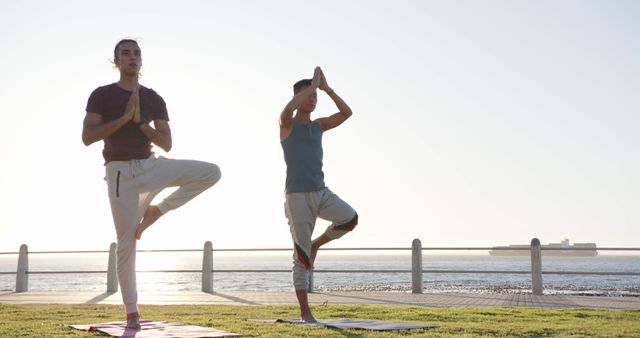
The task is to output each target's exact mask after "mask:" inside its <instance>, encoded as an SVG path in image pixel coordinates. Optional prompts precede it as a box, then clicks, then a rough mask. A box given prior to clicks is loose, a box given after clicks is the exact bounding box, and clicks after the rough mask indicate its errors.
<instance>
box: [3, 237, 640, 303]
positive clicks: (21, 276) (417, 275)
mask: <svg viewBox="0 0 640 338" xmlns="http://www.w3.org/2000/svg"><path fill="white" fill-rule="evenodd" d="M321 250H323V251H411V270H402V269H401V270H388V269H387V270H312V271H311V273H310V274H309V279H310V280H309V292H313V274H314V273H411V291H412V293H422V292H423V284H422V277H423V275H424V274H425V273H426V274H441V273H442V274H445V273H446V274H451V273H454V274H458V273H459V274H531V290H532V293H533V294H534V295H541V294H542V275H615V276H640V272H615V271H597V272H596V271H592V272H585V271H542V251H543V250H545V251H546V250H564V251H581V250H590V251H593V250H597V251H640V248H606V247H605V248H597V249H594V248H560V247H558V248H555V247H551V248H549V247H545V248H542V247H541V245H540V241H539V240H538V239H537V238H533V239H532V240H531V245H530V246H529V247H516V248H507V247H426V248H423V247H422V243H421V242H420V240H419V239H414V240H413V242H412V244H411V247H409V248H407V247H388V248H323V249H321ZM474 250H526V251H529V252H530V256H531V270H434V269H427V270H425V269H423V268H422V254H423V252H424V251H474ZM267 251H292V249H288V248H287V249H284V248H259V249H214V248H213V244H212V243H211V242H210V241H207V242H205V244H204V248H203V249H201V250H200V249H177V250H138V251H137V252H202V269H200V270H139V271H140V272H163V273H167V272H175V273H198V272H200V273H202V291H204V292H209V293H212V292H213V274H214V272H215V273H229V272H233V273H243V272H246V273H256V272H258V273H264V272H266V273H282V272H290V270H273V269H272V270H249V269H245V270H233V269H227V270H223V269H214V268H213V252H267ZM106 252H108V253H109V258H108V265H107V270H106V271H87V270H82V271H68V270H67V271H29V254H79V253H106ZM7 254H8V255H15V254H17V255H18V268H17V270H16V272H0V275H2V274H15V275H16V292H26V291H28V290H29V275H35V274H77V273H82V274H97V273H106V274H107V292H116V291H118V278H117V274H116V243H111V245H110V247H109V251H102V250H89V251H35V252H29V251H28V247H27V245H26V244H22V245H21V246H20V251H19V252H0V255H7Z"/></svg>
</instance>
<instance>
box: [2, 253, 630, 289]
mask: <svg viewBox="0 0 640 338" xmlns="http://www.w3.org/2000/svg"><path fill="white" fill-rule="evenodd" d="M137 260H138V266H137V268H138V270H139V272H138V289H139V290H147V291H182V290H188V291H197V290H200V288H201V272H199V271H200V269H201V266H202V265H201V264H202V256H201V254H199V253H194V252H187V253H155V252H149V253H147V252H143V253H138V258H137ZM530 264H531V262H530V258H529V257H492V256H489V255H487V254H475V255H471V254H469V255H461V254H439V255H430V254H425V255H424V256H423V269H424V270H501V271H502V270H508V271H529V270H530ZM291 265H292V260H291V254H290V253H277V254H264V253H246V254H244V253H242V254H238V253H214V282H213V283H214V290H217V291H222V290H244V291H290V290H292V283H291V272H289V271H290V269H291ZM16 267H17V255H0V272H15V271H16ZM315 268H316V270H318V271H316V272H315V274H314V286H315V289H316V290H318V291H338V290H344V291H347V290H369V291H392V292H411V273H410V272H401V273H378V272H375V273H358V272H353V273H323V272H321V270H411V256H410V255H409V254H408V253H403V254H400V253H399V254H383V255H380V254H344V253H340V254H338V253H335V252H322V251H321V252H320V254H319V255H318V258H317V260H316V264H315ZM106 269H107V254H106V253H95V254H93V253H91V254H31V255H30V256H29V271H31V272H44V271H106ZM142 270H198V272H180V273H176V272H144V271H142ZM215 270H286V272H216V271H215ZM542 271H543V273H544V272H549V271H577V272H633V273H638V272H640V256H639V255H605V254H600V255H599V256H596V257H543V258H542ZM543 284H544V293H545V294H574V295H606V296H629V297H639V296H640V276H616V275H604V276H600V275H544V274H543ZM423 287H424V292H430V293H447V292H458V293H530V292H531V274H530V273H527V274H491V273H429V272H427V273H424V274H423ZM0 290H15V274H0ZM29 290H40V291H43V290H94V291H104V290H106V273H97V274H95V273H94V274H87V273H71V274H70V273H66V274H31V275H29Z"/></svg>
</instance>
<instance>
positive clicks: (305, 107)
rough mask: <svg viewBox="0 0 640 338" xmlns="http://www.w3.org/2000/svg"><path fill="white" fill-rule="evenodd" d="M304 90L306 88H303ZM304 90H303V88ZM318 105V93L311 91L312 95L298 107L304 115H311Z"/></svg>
mask: <svg viewBox="0 0 640 338" xmlns="http://www.w3.org/2000/svg"><path fill="white" fill-rule="evenodd" d="M305 88H306V87H305ZM303 89H304V88H303ZM317 103H318V92H317V91H315V90H314V91H313V94H311V95H309V97H308V98H307V100H306V101H304V103H303V104H302V106H300V108H299V109H300V110H302V111H303V112H305V113H311V112H312V111H314V110H315V109H316V104H317Z"/></svg>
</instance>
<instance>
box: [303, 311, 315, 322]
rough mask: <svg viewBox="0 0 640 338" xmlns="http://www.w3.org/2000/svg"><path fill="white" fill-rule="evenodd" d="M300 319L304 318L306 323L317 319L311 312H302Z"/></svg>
mask: <svg viewBox="0 0 640 338" xmlns="http://www.w3.org/2000/svg"><path fill="white" fill-rule="evenodd" d="M302 320H304V321H305V322H307V323H317V322H318V321H317V320H316V319H315V318H314V317H313V315H312V314H311V312H309V313H307V314H304V313H303V314H302Z"/></svg>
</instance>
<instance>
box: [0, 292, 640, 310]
mask: <svg viewBox="0 0 640 338" xmlns="http://www.w3.org/2000/svg"><path fill="white" fill-rule="evenodd" d="M138 301H139V303H140V304H225V305H273V304H297V301H296V297H295V294H294V293H293V292H257V291H221V292H214V293H204V292H193V291H178V292H139V294H138ZM309 301H310V302H311V303H312V304H325V303H326V304H376V305H409V306H425V307H436V308H445V307H485V306H531V307H543V308H554V309H557V308H591V309H640V297H598V296H557V295H554V296H533V295H531V294H518V295H499V294H460V293H458V294H456V293H446V294H430V293H424V294H412V293H404V292H360V291H352V292H322V293H320V292H318V293H313V294H309ZM0 303H6V304H48V303H56V304H122V298H121V296H120V293H119V292H116V293H101V292H95V291H94V292H92V291H29V292H21V293H16V292H12V291H0Z"/></svg>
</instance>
